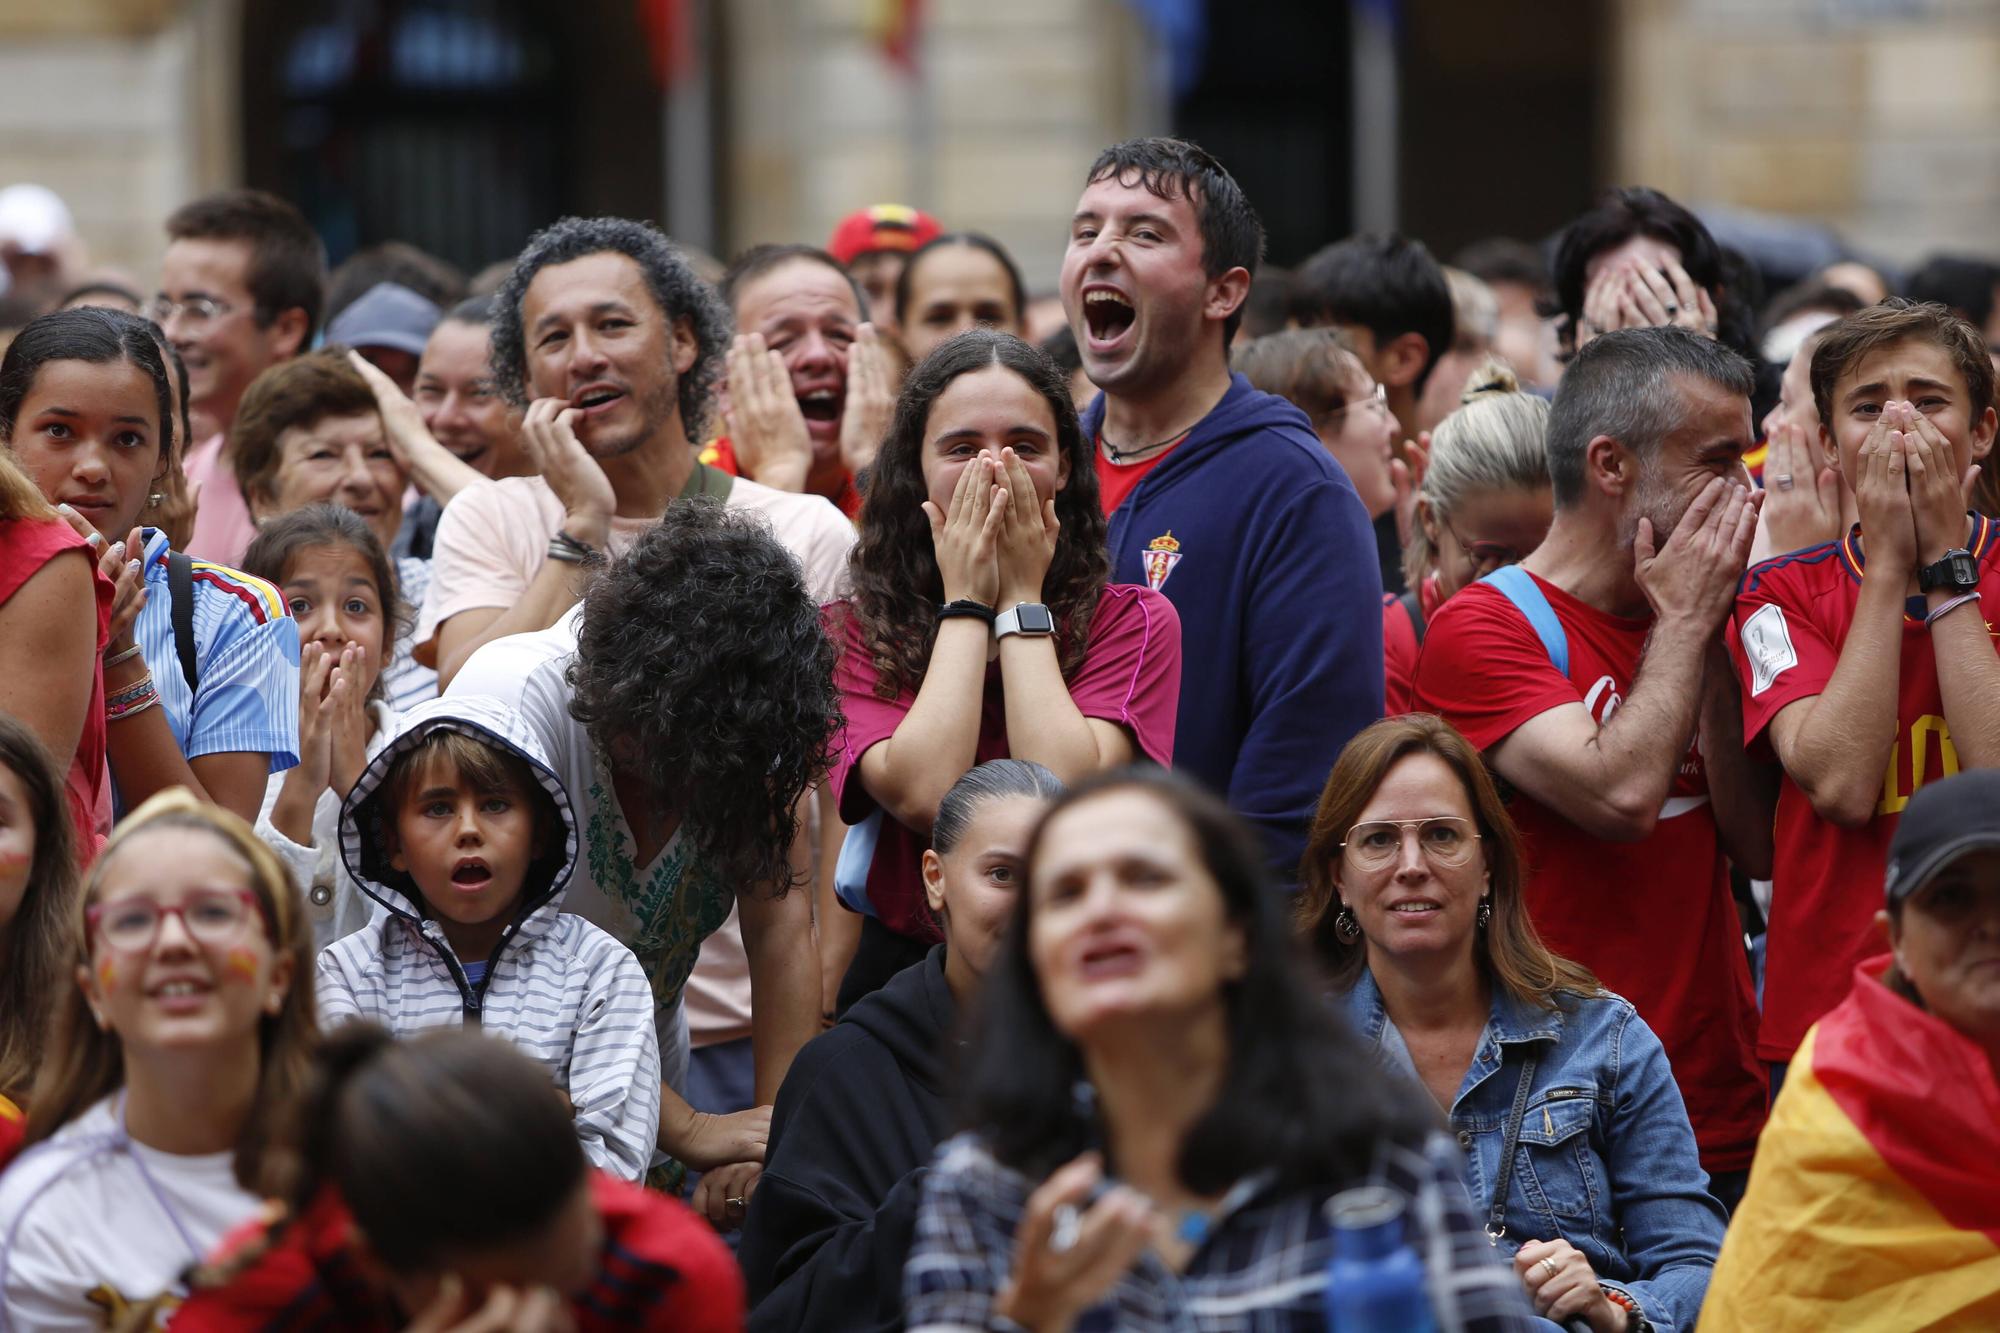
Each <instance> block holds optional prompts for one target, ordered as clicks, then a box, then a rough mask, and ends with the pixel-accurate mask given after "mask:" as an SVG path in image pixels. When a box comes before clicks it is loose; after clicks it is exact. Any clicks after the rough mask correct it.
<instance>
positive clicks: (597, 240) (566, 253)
mask: <svg viewBox="0 0 2000 1333" xmlns="http://www.w3.org/2000/svg"><path fill="white" fill-rule="evenodd" d="M607 251H614V252H616V253H618V254H621V255H624V256H625V257H626V258H628V259H630V260H631V261H632V262H633V263H635V264H637V265H638V266H639V271H640V272H641V273H643V274H645V275H646V286H647V287H648V288H649V289H650V290H651V291H652V293H653V299H654V300H655V301H657V302H658V303H659V307H660V313H661V314H663V315H665V316H666V317H667V322H668V323H669V324H671V323H673V322H674V321H676V320H682V319H684V320H686V321H687V322H688V324H689V326H690V327H691V328H692V329H693V332H694V344H695V356H694V365H692V366H690V367H689V368H688V372H687V373H686V374H685V375H682V376H681V377H680V409H681V426H682V428H683V429H684V430H686V432H687V436H688V438H689V439H690V440H700V439H702V438H703V437H704V433H705V431H706V428H707V426H708V414H709V410H710V408H711V407H713V406H714V403H715V387H716V381H717V380H718V379H720V378H721V375H722V357H723V353H725V352H726V351H728V350H729V337H730V332H731V330H732V328H733V327H734V325H733V324H732V322H731V320H730V318H729V311H728V308H727V307H725V306H724V305H723V304H722V298H721V297H719V296H717V295H716V292H715V288H713V287H711V286H710V285H709V284H708V283H706V282H704V281H702V279H701V278H700V276H699V275H697V274H696V273H695V271H694V269H693V267H692V266H690V265H689V263H688V261H687V257H686V256H685V255H683V254H682V253H681V250H680V247H679V246H677V245H675V244H674V243H673V242H672V241H670V240H668V239H667V236H666V233H664V232H662V231H661V230H660V229H659V228H658V227H655V226H653V225H652V224H650V223H646V222H635V221H633V220H632V219H631V218H577V217H567V218H562V219H560V220H558V221H556V222H552V223H550V224H549V225H548V226H546V227H544V228H542V229H541V230H540V231H538V232H536V233H535V234H534V235H533V236H531V237H529V238H528V244H527V245H526V246H525V247H524V248H523V249H522V251H521V253H520V255H519V256H518V257H517V258H516V259H515V260H514V271H513V272H512V273H509V274H508V275H507V280H506V281H505V282H503V283H501V284H500V290H499V291H497V292H495V293H494V295H493V320H492V325H491V328H492V335H493V350H492V353H491V360H492V363H493V378H494V380H495V382H496V383H498V384H499V386H500V391H501V392H502V393H504V394H506V395H507V401H509V402H511V403H513V404H514V405H515V406H516V407H525V406H526V405H527V402H528V365H527V362H528V354H527V345H526V340H525V337H524V336H523V331H522V328H521V302H522V300H523V298H525V297H526V296H527V294H528V284H529V283H531V282H533V281H534V280H535V275H536V274H537V273H539V272H541V271H542V270H543V269H544V268H547V267H548V266H549V265H550V264H567V263H569V262H570V261H571V260H574V259H583V258H585V257H586V256H589V255H596V254H603V253H605V252H607Z"/></svg>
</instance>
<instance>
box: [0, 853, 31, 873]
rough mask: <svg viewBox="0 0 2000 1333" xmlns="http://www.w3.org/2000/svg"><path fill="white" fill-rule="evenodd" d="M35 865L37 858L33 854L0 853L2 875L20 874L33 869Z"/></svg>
mask: <svg viewBox="0 0 2000 1333" xmlns="http://www.w3.org/2000/svg"><path fill="white" fill-rule="evenodd" d="M34 864H35V858H34V854H33V853H31V852H17V851H12V850H9V851H0V875H13V874H18V873H19V872H21V871H23V870H28V869H30V868H32V867H33V866H34Z"/></svg>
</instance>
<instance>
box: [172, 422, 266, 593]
mask: <svg viewBox="0 0 2000 1333" xmlns="http://www.w3.org/2000/svg"><path fill="white" fill-rule="evenodd" d="M223 440H224V436H223V434H222V432H221V431H217V432H216V433H215V434H213V435H211V436H209V437H208V438H207V439H206V440H203V441H202V442H201V443H200V444H197V445H196V446H195V447H194V448H192V449H190V450H188V452H187V458H186V459H185V460H184V461H183V462H182V464H181V470H182V471H184V472H186V473H187V479H188V486H189V487H190V488H193V487H195V486H199V487H201V497H200V501H199V503H198V504H197V505H196V508H195V511H194V530H193V531H192V532H190V533H189V534H188V544H187V550H188V554H189V555H191V556H193V557H194V558H195V559H197V560H206V561H208V562H209V563H210V564H216V565H228V566H229V567H230V568H232V569H234V568H235V567H237V566H238V565H241V564H242V563H243V553H244V552H245V551H247V550H249V549H250V543H251V542H252V541H254V540H256V537H257V524H256V522H255V521H254V520H253V519H251V517H250V503H249V501H247V500H245V499H244V498H243V488H242V487H241V486H238V485H237V484H236V473H235V471H234V470H233V469H232V468H231V467H230V466H229V460H228V459H226V458H224V457H223V456H222V448H223Z"/></svg>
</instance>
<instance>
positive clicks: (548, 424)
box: [521, 398, 618, 546]
mask: <svg viewBox="0 0 2000 1333" xmlns="http://www.w3.org/2000/svg"><path fill="white" fill-rule="evenodd" d="M576 419H577V411H576V409H575V408H573V407H571V406H570V405H569V400H568V399H566V398H537V399H536V400H535V401H534V402H532V403H530V404H528V412H527V415H526V416H524V417H522V419H521V443H522V446H523V447H524V448H526V450H527V452H528V460H529V461H530V462H531V463H533V464H534V467H535V471H536V472H538V473H540V474H541V477H542V480H543V481H546V482H547V483H548V484H549V489H550V490H552V491H554V492H555V494H556V498H557V499H558V500H561V501H562V504H563V531H565V532H567V533H568V534H569V535H570V536H572V537H574V538H576V539H577V540H578V541H580V542H586V543H588V544H589V545H592V546H602V545H604V543H605V541H606V540H607V539H608V538H609V537H610V535H611V515H612V513H613V512H614V511H615V510H616V509H617V508H618V495H617V493H616V492H615V491H613V490H612V489H611V481H610V479H609V478H608V477H606V476H605V475H604V469H603V468H601V467H599V466H598V465H597V460H596V459H595V458H592V457H591V456H590V451H589V450H588V449H585V448H584V447H583V441H581V440H579V439H577V438H576Z"/></svg>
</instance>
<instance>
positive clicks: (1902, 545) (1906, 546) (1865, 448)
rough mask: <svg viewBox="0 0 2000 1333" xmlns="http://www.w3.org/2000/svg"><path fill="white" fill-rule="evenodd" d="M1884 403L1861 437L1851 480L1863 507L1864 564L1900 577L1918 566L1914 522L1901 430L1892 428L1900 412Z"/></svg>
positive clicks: (1855, 499)
mask: <svg viewBox="0 0 2000 1333" xmlns="http://www.w3.org/2000/svg"><path fill="white" fill-rule="evenodd" d="M1891 406H1893V405H1892V404H1884V406H1883V409H1882V413H1881V415H1880V416H1878V417H1876V418H1875V424H1874V425H1873V426H1871V427H1869V428H1868V434H1867V436H1866V437H1865V438H1863V440H1862V441H1861V452H1860V455H1859V458H1858V459H1857V464H1856V471H1858V472H1859V473H1860V474H1861V475H1860V476H1858V477H1857V478H1855V481H1854V502H1855V505H1856V506H1857V507H1858V508H1859V510H1860V511H1861V537H1862V540H1863V541H1864V542H1866V543H1867V547H1868V568H1870V569H1878V568H1879V569H1880V570H1882V571H1883V572H1884V573H1886V574H1893V575H1894V576H1895V577H1896V578H1898V579H1904V578H1907V577H1909V575H1911V574H1912V573H1914V572H1915V570H1916V567H1917V523H1916V515H1915V513H1914V511H1912V509H1911V507H1910V486H1909V480H1908V472H1907V470H1906V468H1905V461H1906V460H1905V458H1904V448H1903V433H1902V431H1901V430H1899V429H1897V428H1896V424H1897V423H1898V422H1899V421H1900V419H1901V418H1900V414H1898V413H1892V412H1891V411H1890V407H1891Z"/></svg>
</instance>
